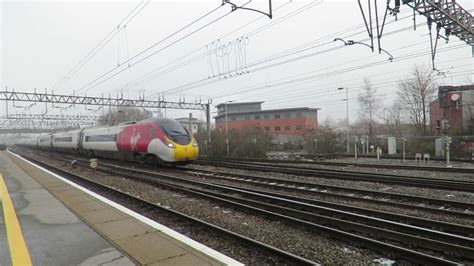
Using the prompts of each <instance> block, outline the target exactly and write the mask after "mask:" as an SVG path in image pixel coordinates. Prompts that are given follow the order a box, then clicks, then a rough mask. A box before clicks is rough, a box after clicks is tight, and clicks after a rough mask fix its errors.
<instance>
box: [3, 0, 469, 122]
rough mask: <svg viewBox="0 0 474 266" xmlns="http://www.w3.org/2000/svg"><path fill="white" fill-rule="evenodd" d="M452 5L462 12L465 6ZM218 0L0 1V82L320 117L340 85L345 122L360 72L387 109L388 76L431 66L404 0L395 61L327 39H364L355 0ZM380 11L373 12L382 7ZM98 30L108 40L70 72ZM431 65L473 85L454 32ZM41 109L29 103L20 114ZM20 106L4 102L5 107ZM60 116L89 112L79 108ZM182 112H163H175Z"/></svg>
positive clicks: (392, 32) (330, 112)
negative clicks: (299, 110) (245, 104)
mask: <svg viewBox="0 0 474 266" xmlns="http://www.w3.org/2000/svg"><path fill="white" fill-rule="evenodd" d="M267 2H268V1H266V0H261V1H260V0H254V1H252V2H251V3H248V4H247V5H246V7H249V8H255V9H258V10H261V11H267V9H268V6H267ZM362 2H365V1H362ZM382 2H385V1H379V3H382ZM392 2H393V1H392ZM457 2H458V3H459V4H460V5H462V6H463V7H464V8H465V9H467V10H470V12H472V10H473V2H472V1H469V0H467V1H466V0H463V1H461V0H459V1H457ZM236 3H240V4H243V3H245V2H244V1H237V2H236ZM220 5H221V1H219V0H215V1H168V2H165V1H151V2H150V3H148V2H147V1H146V0H144V1H121V2H115V1H102V2H96V1H11V2H10V1H2V2H1V4H0V8H1V12H0V15H1V35H0V38H1V42H0V45H1V54H0V56H1V65H0V67H1V71H0V75H1V76H0V85H1V86H2V88H5V87H8V89H9V90H11V89H15V90H16V91H21V92H31V91H33V90H34V88H37V89H38V90H42V91H44V89H45V88H47V89H48V91H51V90H53V89H54V92H55V93H63V94H72V93H73V91H74V93H76V94H84V93H87V95H95V96H100V95H102V94H103V95H109V94H112V95H116V94H117V93H120V94H121V93H122V92H123V94H124V97H128V98H138V97H139V94H144V95H145V97H146V98H147V99H158V98H159V97H160V96H159V95H160V94H164V97H165V99H166V100H170V101H176V100H179V99H180V98H182V97H184V98H185V99H186V101H193V102H194V101H195V100H198V99H201V100H202V101H207V100H208V99H212V101H213V103H214V104H218V103H221V102H224V101H231V100H237V101H239V102H241V101H257V100H258V101H265V103H264V105H263V107H264V108H265V109H273V108H286V107H316V108H321V112H320V114H319V119H320V120H324V119H325V118H326V117H327V116H330V117H332V118H334V119H343V118H345V102H344V101H343V100H344V98H345V94H344V93H343V92H342V91H338V88H339V87H347V88H348V89H349V105H350V106H349V110H350V118H351V120H355V119H357V117H358V113H357V109H358V106H357V101H356V98H357V95H358V93H360V91H361V89H362V87H363V80H364V78H368V79H369V80H370V81H371V82H372V84H373V85H374V86H375V87H376V88H377V90H378V97H379V99H380V101H381V102H382V103H383V104H384V105H385V106H387V107H388V106H389V105H390V103H391V102H392V101H393V100H394V99H395V96H396V84H397V81H398V80H400V79H402V78H404V77H406V76H407V75H409V73H410V71H411V70H412V69H413V67H414V66H415V64H418V65H425V66H428V67H430V54H429V51H430V42H429V36H428V27H427V26H426V19H425V18H424V17H422V16H419V15H418V16H416V21H415V23H417V24H422V25H419V26H418V27H417V29H416V31H414V30H413V23H414V21H413V16H412V11H411V9H410V8H409V7H408V6H402V7H401V12H400V14H399V15H398V21H395V17H393V16H389V17H388V18H387V21H386V25H385V28H384V35H383V37H382V39H381V45H382V48H383V49H384V50H386V51H387V52H389V53H390V54H391V55H393V57H394V60H393V62H389V61H388V58H389V56H388V55H387V54H386V53H382V54H378V53H377V52H375V53H372V52H371V50H370V48H368V47H366V46H363V45H353V46H344V45H343V43H342V42H340V41H336V42H334V41H333V40H334V38H336V37H339V38H342V39H344V40H355V41H361V42H364V43H366V44H370V42H369V41H368V40H367V38H368V34H367V32H366V31H365V27H364V26H363V19H362V16H361V13H360V10H359V7H358V4H357V1H355V0H353V1H349V0H347V1H334V0H331V1H329V0H326V1H321V0H318V1H292V2H287V1H273V11H274V14H273V19H269V18H268V17H266V16H265V15H262V14H260V13H257V12H252V11H248V10H236V11H235V12H232V13H230V14H228V13H229V12H230V10H231V7H230V5H224V6H222V7H220V8H218V7H219V6H220ZM133 10H134V11H133ZM379 10H380V14H379V16H382V14H383V11H384V6H382V5H380V6H379ZM131 11H133V12H132V15H131V16H129V17H128V19H127V20H126V21H128V20H129V19H131V20H130V21H129V22H126V23H122V24H120V25H119V23H120V22H121V21H122V20H123V19H124V18H125V17H126V16H127V15H128V14H129V13H130V12H131ZM138 11H139V12H138ZM211 11H212V12H211ZM137 12H138V13H137ZM207 13H209V14H208V15H207V16H205V17H204V18H203V19H201V20H199V21H197V22H196V23H194V24H192V25H190V26H189V27H186V28H185V29H183V30H182V31H180V32H178V33H176V32H177V31H178V30H180V29H182V28H183V27H185V26H186V25H188V24H189V23H191V22H193V21H195V20H197V19H198V18H200V17H202V16H204V15H205V14H207ZM135 14H136V15H135ZM226 14H227V15H226ZM221 17H222V18H221ZM213 21H215V22H213ZM124 25H125V27H124ZM374 25H375V23H374ZM118 29H119V30H118ZM117 32H118V33H117ZM109 33H111V35H108V34H109ZM174 33H176V34H174ZM172 34H174V35H172ZM170 35H172V36H171V37H169V36H170ZM106 36H110V37H111V38H110V39H107V40H109V41H108V42H107V43H106V44H105V45H104V46H103V47H101V49H100V50H98V51H97V52H96V53H95V54H94V55H93V56H92V57H91V58H90V60H88V61H87V62H85V64H83V65H81V67H80V68H79V69H77V68H76V70H77V71H76V70H74V71H73V73H72V75H69V76H68V73H69V72H70V71H71V70H72V69H73V67H75V66H76V65H77V64H78V63H79V62H80V61H81V59H83V58H84V57H85V56H86V55H88V54H89V52H91V51H92V50H93V49H94V48H95V47H96V46H97V45H98V44H99V43H100V42H101V41H102V40H103V39H104V38H106ZM167 37H169V38H167ZM129 65H130V66H129ZM244 66H245V67H244ZM436 68H438V69H439V70H440V71H442V72H445V75H444V76H442V75H441V76H439V82H440V84H445V85H462V84H466V83H467V82H468V81H469V80H473V79H474V74H473V73H474V68H473V57H472V49H471V47H470V46H468V45H467V44H465V43H463V42H461V41H460V40H459V39H458V38H457V37H455V36H452V37H451V38H450V41H449V43H446V42H444V41H443V40H440V42H439V44H438V52H437V55H436ZM65 76H67V78H64V77H65ZM23 105H24V104H23ZM44 109H45V108H44V105H37V106H36V107H34V108H33V109H32V110H30V111H31V112H32V113H40V112H43V111H44ZM55 110H56V111H55V112H58V110H59V109H55ZM24 111H25V110H23V109H22V108H13V106H10V112H24ZM30 111H28V112H30ZM214 111H215V110H214ZM49 112H52V111H51V108H50V111H49ZM64 112H67V113H69V114H73V113H82V114H88V113H90V111H88V110H86V109H85V108H84V107H76V109H75V110H71V109H69V110H65V111H64ZM187 113H189V111H186V110H179V111H171V110H169V111H167V115H168V116H170V117H175V118H176V117H182V116H187ZM4 114H5V103H4V102H2V103H1V108H0V115H4ZM194 115H195V116H197V117H198V118H200V117H202V116H201V114H200V113H199V112H194Z"/></svg>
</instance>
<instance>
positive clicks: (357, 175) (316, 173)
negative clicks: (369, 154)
mask: <svg viewBox="0 0 474 266" xmlns="http://www.w3.org/2000/svg"><path fill="white" fill-rule="evenodd" d="M195 164H202V165H213V166H223V167H226V168H238V169H245V170H253V171H265V172H276V173H284V174H291V175H302V176H312V177H323V178H336V179H343V180H358V181H369V182H379V183H387V184H398V185H407V186H416V187H424V188H434V189H440V190H455V191H465V192H474V182H468V181H465V182H463V181H453V180H442V179H436V178H425V177H408V176H397V175H387V174H373V173H361V172H351V171H341V170H322V169H314V168H310V167H308V168H304V167H292V166H277V165H266V164H258V163H250V162H246V163H237V162H225V161H211V160H205V161H204V160H202V159H200V160H197V161H195Z"/></svg>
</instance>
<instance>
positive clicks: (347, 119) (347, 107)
mask: <svg viewBox="0 0 474 266" xmlns="http://www.w3.org/2000/svg"><path fill="white" fill-rule="evenodd" d="M345 89H346V126H347V129H346V141H347V154H349V153H350V147H349V89H348V88H347V87H345ZM338 90H344V88H343V87H341V88H338Z"/></svg>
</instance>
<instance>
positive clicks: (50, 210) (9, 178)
mask: <svg viewBox="0 0 474 266" xmlns="http://www.w3.org/2000/svg"><path fill="white" fill-rule="evenodd" d="M0 173H1V175H2V176H1V177H0V181H1V179H3V180H4V183H5V184H6V187H7V189H8V195H9V198H10V199H11V202H12V205H13V206H14V207H13V208H14V212H15V213H16V216H17V218H18V223H19V225H20V229H19V231H16V232H15V230H12V226H10V228H9V227H8V226H6V223H5V222H6V221H5V220H7V219H8V220H9V221H8V222H7V223H10V224H12V222H11V221H12V220H14V219H12V218H11V217H12V215H5V214H6V213H4V212H5V206H4V208H2V209H0V258H2V262H1V263H0V264H1V265H11V264H12V258H13V257H14V256H13V254H14V252H13V253H12V251H14V250H17V251H18V250H20V252H21V244H18V243H12V241H10V240H11V239H9V238H8V241H7V237H6V235H7V234H8V233H10V235H16V236H18V235H19V236H23V238H24V243H25V246H26V250H27V251H26V252H27V253H29V256H30V257H31V262H32V264H33V265H134V264H147V265H224V264H238V262H236V261H233V260H232V259H230V258H226V256H224V255H222V254H219V253H217V252H215V251H213V252H215V253H213V252H211V254H217V256H216V257H218V258H219V259H216V258H214V257H212V256H210V255H209V253H207V254H206V253H205V252H204V253H203V252H201V251H199V250H197V249H196V248H195V247H194V248H193V247H192V245H191V246H190V245H188V244H186V243H182V242H180V241H178V240H176V239H174V238H173V237H172V236H170V235H169V234H164V233H163V232H162V231H160V230H157V228H156V227H155V228H154V227H152V226H150V225H148V224H145V223H143V222H141V221H138V220H137V219H135V218H133V217H131V216H129V215H127V213H124V212H121V211H120V210H118V209H117V208H114V207H112V206H110V205H108V204H106V203H104V202H102V201H100V200H98V199H97V198H94V197H92V196H91V195H89V194H88V193H85V192H84V191H81V190H79V189H77V188H76V187H74V186H72V185H71V184H68V183H66V182H64V181H61V180H60V179H58V178H57V177H55V176H54V175H53V174H51V173H48V172H46V171H43V170H41V169H39V168H37V167H36V166H34V165H32V164H30V163H28V162H26V161H24V160H23V159H21V158H19V157H16V156H15V155H13V154H11V153H9V152H7V151H1V152H0ZM0 190H1V185H0ZM3 195H4V194H3ZM4 197H5V195H4ZM2 198H3V197H2ZM5 198H7V197H5ZM2 200H3V199H2ZM6 200H7V201H8V199H6ZM2 203H3V202H2ZM2 205H8V204H2ZM8 230H10V231H11V232H7V231H8ZM20 238H21V237H20ZM17 242H21V239H20V241H17ZM19 246H20V247H19ZM211 251H212V250H211ZM17 258H18V256H17ZM17 262H18V261H17ZM234 262H235V263H234ZM13 264H15V263H13Z"/></svg>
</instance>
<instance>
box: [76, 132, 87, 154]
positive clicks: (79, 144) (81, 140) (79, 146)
mask: <svg viewBox="0 0 474 266" xmlns="http://www.w3.org/2000/svg"><path fill="white" fill-rule="evenodd" d="M84 129H85V128H83V129H81V130H79V132H78V133H77V134H78V136H77V150H78V151H79V153H81V154H84V153H85V150H84V146H83V144H84Z"/></svg>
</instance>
